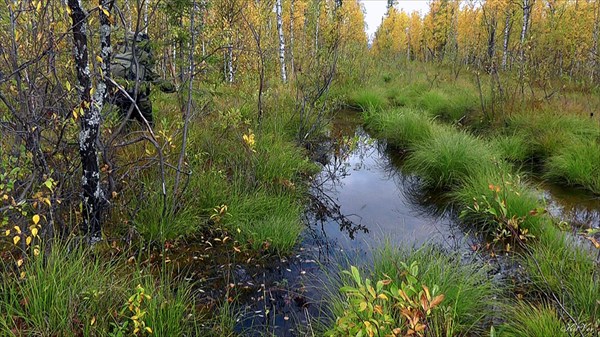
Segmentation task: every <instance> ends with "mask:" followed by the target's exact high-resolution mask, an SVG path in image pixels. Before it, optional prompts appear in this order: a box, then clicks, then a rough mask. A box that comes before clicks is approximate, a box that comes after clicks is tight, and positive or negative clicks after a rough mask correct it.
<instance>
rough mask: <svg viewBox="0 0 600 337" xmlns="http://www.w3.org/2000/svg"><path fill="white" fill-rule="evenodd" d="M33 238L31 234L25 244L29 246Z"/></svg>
mask: <svg viewBox="0 0 600 337" xmlns="http://www.w3.org/2000/svg"><path fill="white" fill-rule="evenodd" d="M31 240H32V239H31V236H28V237H27V238H26V239H25V244H26V245H28V246H29V245H30V244H31Z"/></svg>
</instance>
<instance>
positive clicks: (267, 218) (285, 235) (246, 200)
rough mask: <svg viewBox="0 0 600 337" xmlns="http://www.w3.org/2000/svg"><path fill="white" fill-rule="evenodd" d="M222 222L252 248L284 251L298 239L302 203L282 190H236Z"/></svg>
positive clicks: (300, 227) (277, 252) (288, 250)
mask: <svg viewBox="0 0 600 337" xmlns="http://www.w3.org/2000/svg"><path fill="white" fill-rule="evenodd" d="M229 214H230V217H228V218H226V219H225V226H227V227H228V229H229V230H230V231H231V232H232V233H237V234H236V236H237V237H239V239H240V241H242V242H248V243H249V244H250V247H252V249H254V250H257V251H260V250H265V251H270V252H275V253H276V254H281V255H285V254H287V253H289V252H290V251H291V250H292V249H293V248H294V246H295V245H296V244H297V243H298V239H299V236H300V233H301V232H302V229H303V228H304V226H303V224H302V204H301V202H300V201H299V200H297V199H296V198H294V197H293V196H290V195H288V194H285V193H281V194H272V193H268V192H266V191H264V190H257V191H253V192H252V193H242V194H237V195H235V196H233V197H232V199H231V200H230V204H229Z"/></svg>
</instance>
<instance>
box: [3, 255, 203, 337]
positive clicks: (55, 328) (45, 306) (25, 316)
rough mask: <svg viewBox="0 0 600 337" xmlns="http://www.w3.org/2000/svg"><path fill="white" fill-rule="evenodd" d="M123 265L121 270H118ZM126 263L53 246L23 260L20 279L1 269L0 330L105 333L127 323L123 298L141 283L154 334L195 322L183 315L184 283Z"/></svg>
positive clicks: (190, 327) (186, 329)
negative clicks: (131, 271)
mask: <svg viewBox="0 0 600 337" xmlns="http://www.w3.org/2000/svg"><path fill="white" fill-rule="evenodd" d="M121 268H122V269H124V270H121ZM129 268H130V267H129V266H127V265H126V264H125V263H124V261H123V260H120V259H118V258H117V260H111V259H108V258H103V257H102V256H94V255H93V254H92V253H91V252H90V251H88V250H84V249H81V248H73V247H71V248H69V247H67V246H65V245H59V244H57V245H55V246H54V247H53V248H52V250H50V252H49V253H47V254H46V255H44V253H42V254H41V255H40V256H38V257H35V258H32V259H30V260H28V261H26V262H25V263H24V264H23V265H22V267H21V270H22V271H23V272H24V273H25V274H24V276H25V277H24V279H21V280H20V279H19V276H18V275H14V274H12V273H9V272H8V271H5V272H3V273H2V275H0V276H2V279H1V281H0V312H2V315H1V316H2V318H1V319H0V335H2V336H14V335H24V336H80V335H81V336H107V335H109V332H114V331H116V329H117V327H118V326H122V325H123V324H124V323H125V322H128V324H127V325H128V327H131V326H132V322H131V321H130V317H131V316H133V313H131V312H130V311H128V309H127V305H128V298H129V297H130V296H131V295H133V294H134V293H135V289H136V286H137V285H138V284H141V285H142V286H143V287H144V288H145V292H146V293H147V294H148V295H150V299H148V300H147V301H145V302H144V304H143V308H142V309H143V310H145V311H146V314H145V316H144V318H143V319H144V321H145V322H146V325H147V326H149V327H150V328H151V329H152V330H153V331H154V333H153V335H155V336H165V337H166V336H183V335H185V334H191V333H193V332H194V331H195V329H196V327H195V324H194V322H193V320H191V319H190V317H189V316H188V314H189V313H190V310H193V302H192V294H191V292H190V290H189V289H190V288H189V287H188V286H187V285H186V284H173V283H170V282H167V281H166V279H165V278H163V277H159V278H154V277H152V276H151V275H150V274H146V272H145V271H142V270H137V271H135V272H134V274H137V275H142V274H144V275H145V276H141V277H136V276H129V275H128V273H127V271H129V270H128V269H129Z"/></svg>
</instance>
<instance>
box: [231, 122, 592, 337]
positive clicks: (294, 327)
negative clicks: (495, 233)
mask: <svg viewBox="0 0 600 337" xmlns="http://www.w3.org/2000/svg"><path fill="white" fill-rule="evenodd" d="M361 123H362V121H361V119H360V116H359V115H358V114H357V113H355V112H351V111H343V112H340V113H339V114H338V117H336V118H335V119H334V120H333V121H332V127H331V131H330V135H329V136H330V140H331V141H330V142H326V144H325V145H324V146H325V148H323V149H321V151H320V153H318V156H317V157H319V161H320V162H322V163H323V169H322V171H321V173H320V174H319V175H317V176H316V177H315V178H314V181H313V184H312V190H311V195H312V197H311V203H310V207H309V209H308V211H307V214H306V222H307V224H308V229H307V230H306V231H305V234H304V238H303V243H302V244H301V246H300V248H299V249H298V251H297V254H296V255H294V256H292V257H290V258H287V259H281V260H277V261H271V262H265V263H264V264H263V265H262V266H257V268H255V269H254V271H252V269H245V268H242V267H239V268H238V270H237V272H236V274H234V275H236V276H235V277H234V278H235V279H237V280H238V281H237V282H238V283H239V284H240V286H243V285H245V286H246V287H247V289H249V290H248V292H247V293H246V294H245V297H243V298H240V299H241V300H243V301H245V302H246V303H247V304H246V305H244V306H243V307H242V308H241V309H242V313H241V314H240V316H239V317H238V326H237V328H238V331H239V332H240V333H242V334H243V335H245V336H262V335H264V334H265V333H267V334H268V335H275V336H311V335H312V333H313V331H314V329H315V327H313V326H311V318H315V317H323V316H325V317H326V316H327V313H326V312H324V310H325V308H326V306H325V305H322V304H323V303H322V302H321V300H322V299H323V298H324V295H325V289H327V284H328V283H329V281H328V280H329V279H330V276H328V273H331V274H335V273H336V271H337V270H338V268H339V267H338V266H339V265H345V264H348V263H352V264H367V263H368V262H369V259H370V252H371V251H372V250H373V248H377V247H380V246H382V245H383V244H385V243H389V244H391V245H394V246H399V245H404V246H420V245H423V244H424V243H434V244H437V245H441V246H443V247H445V248H447V249H449V250H459V251H461V252H463V253H464V254H472V251H471V249H470V248H471V245H472V244H474V242H473V240H476V239H473V238H470V237H466V236H465V235H464V234H463V233H462V231H461V230H460V228H459V227H458V226H457V225H456V223H455V222H454V221H453V217H452V216H451V214H450V212H448V211H446V210H445V209H444V204H445V203H444V202H443V200H442V201H436V199H437V197H436V196H435V195H425V194H423V192H422V191H421V190H420V189H419V186H418V181H417V180H416V179H415V178H414V177H411V176H410V175H409V174H406V173H403V172H402V166H401V164H402V156H401V154H400V153H399V151H398V150H396V151H394V150H390V149H387V146H386V144H385V142H382V141H378V140H375V139H373V138H371V137H370V136H369V135H368V133H367V132H366V131H365V130H364V129H363V128H362V125H361ZM318 152H319V151H318ZM540 196H541V197H542V198H543V199H544V200H546V203H547V208H548V210H549V212H550V213H551V214H552V215H553V216H555V217H556V218H557V219H564V220H565V221H567V222H569V223H571V224H573V225H575V226H577V227H579V228H582V227H583V228H589V227H599V226H600V223H599V221H600V200H599V199H598V198H597V197H594V196H589V195H585V194H582V193H581V192H577V191H572V190H565V189H561V188H558V187H556V186H553V185H543V184H540ZM500 273H501V272H500ZM240 280H241V281H240Z"/></svg>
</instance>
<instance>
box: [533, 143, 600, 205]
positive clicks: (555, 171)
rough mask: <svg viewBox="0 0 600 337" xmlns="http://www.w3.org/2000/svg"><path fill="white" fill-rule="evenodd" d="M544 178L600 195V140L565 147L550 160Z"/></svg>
mask: <svg viewBox="0 0 600 337" xmlns="http://www.w3.org/2000/svg"><path fill="white" fill-rule="evenodd" d="M544 177H545V178H546V179H549V180H552V181H555V182H556V183H561V184H565V185H569V186H574V187H583V188H586V189H588V190H590V191H591V192H593V193H595V194H600V140H599V141H594V140H587V141H581V142H577V143H573V144H569V145H566V146H564V147H563V148H561V149H560V150H558V151H557V152H556V154H554V155H553V156H551V157H550V158H548V161H547V163H546V166H545V173H544Z"/></svg>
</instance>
